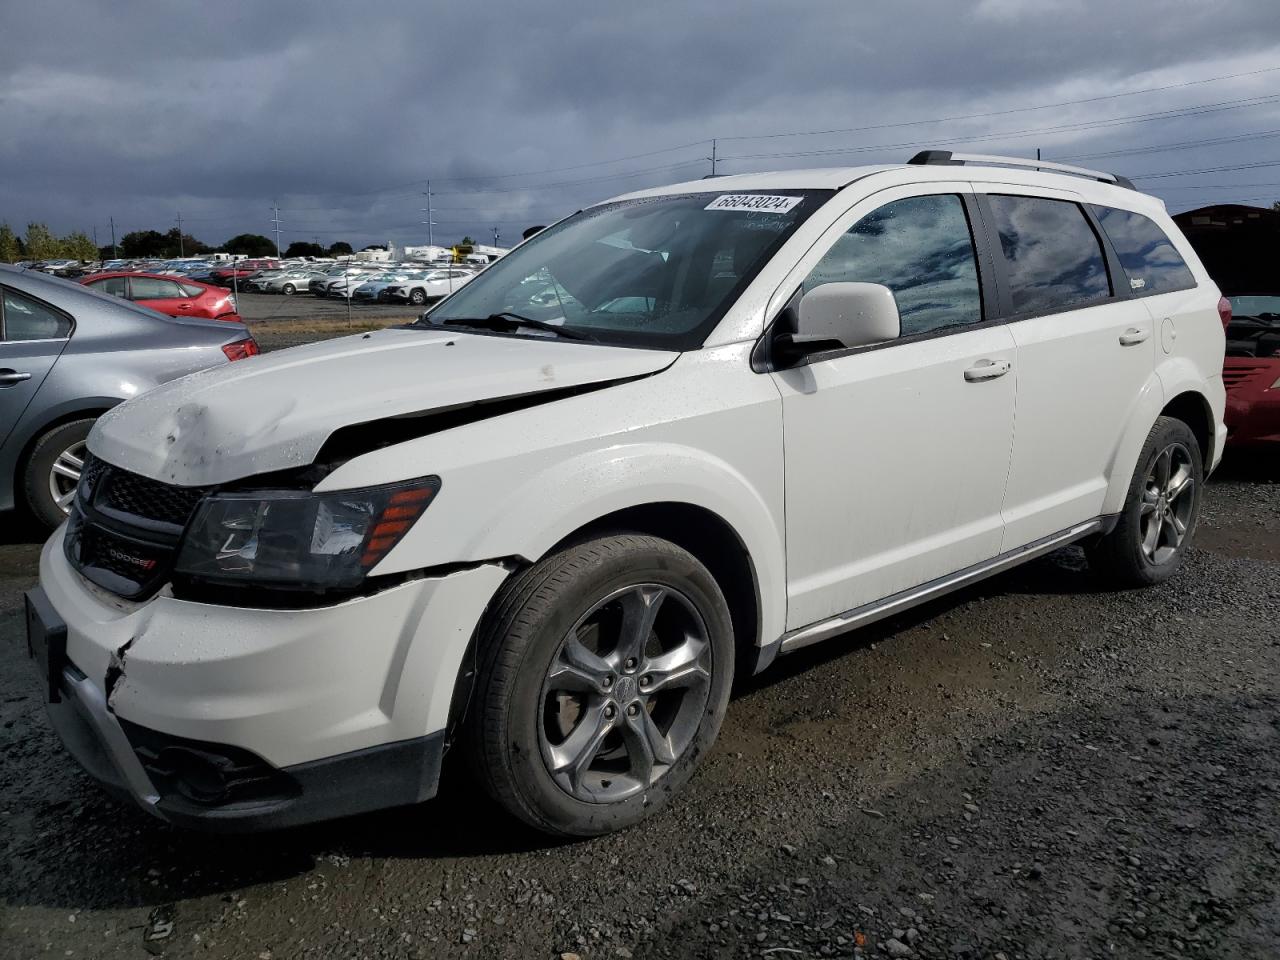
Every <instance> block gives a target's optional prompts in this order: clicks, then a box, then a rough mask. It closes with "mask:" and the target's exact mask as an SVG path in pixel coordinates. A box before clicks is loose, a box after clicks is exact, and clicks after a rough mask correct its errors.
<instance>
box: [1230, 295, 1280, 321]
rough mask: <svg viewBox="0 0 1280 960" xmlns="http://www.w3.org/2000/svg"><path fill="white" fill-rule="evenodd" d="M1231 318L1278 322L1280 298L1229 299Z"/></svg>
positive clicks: (1279, 317)
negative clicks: (1256, 318) (1263, 318)
mask: <svg viewBox="0 0 1280 960" xmlns="http://www.w3.org/2000/svg"><path fill="white" fill-rule="evenodd" d="M1230 300H1231V316H1232V317H1235V318H1239V317H1267V318H1268V319H1272V320H1280V297H1258V296H1250V297H1231V298H1230Z"/></svg>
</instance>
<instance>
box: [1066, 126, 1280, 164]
mask: <svg viewBox="0 0 1280 960" xmlns="http://www.w3.org/2000/svg"><path fill="white" fill-rule="evenodd" d="M1269 137H1280V130H1265V131H1263V132H1261V133H1242V134H1236V135H1234V136H1228V137H1213V138H1211V139H1207V140H1203V139H1202V140H1183V141H1181V142H1179V143H1158V144H1153V145H1151V146H1146V147H1130V148H1127V149H1123V150H1107V151H1104V152H1102V153H1071V154H1067V155H1066V156H1062V155H1059V156H1058V159H1059V160H1097V159H1100V158H1103V157H1125V156H1132V155H1135V154H1142V153H1160V152H1162V151H1164V150H1180V149H1183V148H1186V149H1189V150H1190V149H1195V148H1197V147H1213V146H1219V145H1221V144H1224V143H1241V142H1243V141H1245V140H1265V139H1267V138H1269Z"/></svg>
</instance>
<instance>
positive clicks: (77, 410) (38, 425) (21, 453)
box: [0, 397, 121, 510]
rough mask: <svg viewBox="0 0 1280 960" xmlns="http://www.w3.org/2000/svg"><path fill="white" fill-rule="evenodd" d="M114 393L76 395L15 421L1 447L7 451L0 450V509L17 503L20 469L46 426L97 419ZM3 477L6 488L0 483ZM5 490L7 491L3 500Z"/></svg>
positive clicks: (115, 401)
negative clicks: (36, 416) (37, 414)
mask: <svg viewBox="0 0 1280 960" xmlns="http://www.w3.org/2000/svg"><path fill="white" fill-rule="evenodd" d="M120 402H121V401H120V399H119V398H118V397H80V398H78V399H76V400H72V401H68V402H66V403H61V404H58V405H56V406H53V407H50V408H48V409H47V410H44V411H43V415H42V416H41V417H40V418H39V419H38V420H34V419H33V420H31V421H29V422H27V423H22V424H19V425H18V428H17V430H15V434H14V435H13V436H11V437H10V438H9V441H8V442H7V443H6V444H5V448H6V450H7V451H9V452H3V451H0V471H3V472H0V478H3V480H0V510H6V509H11V508H13V507H15V506H17V504H18V499H19V498H18V490H19V489H20V488H21V485H22V471H23V470H25V469H26V465H27V461H28V460H29V459H30V457H31V452H32V451H33V450H34V449H35V446H36V444H37V443H38V442H39V441H40V438H41V437H43V436H44V435H45V434H46V433H48V432H49V431H50V430H56V429H58V428H59V427H61V426H63V425H65V424H68V423H72V422H74V421H76V420H85V419H88V418H93V419H95V420H96V419H97V418H98V417H100V416H102V415H103V414H104V413H106V412H107V411H108V410H110V409H111V408H112V407H114V406H115V405H116V404H118V403H120ZM4 480H7V489H6V486H5V484H4V482H3V481H4ZM6 494H7V495H8V498H7V502H6Z"/></svg>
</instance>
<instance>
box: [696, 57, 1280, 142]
mask: <svg viewBox="0 0 1280 960" xmlns="http://www.w3.org/2000/svg"><path fill="white" fill-rule="evenodd" d="M1277 70H1280V67H1263V68H1262V69H1260V70H1249V71H1247V72H1245V73H1228V74H1223V75H1222V76H1218V77H1205V78H1204V79H1201V80H1185V81H1182V82H1180V83H1169V84H1165V85H1164V86H1160V87H1146V88H1145V89H1142V90H1128V91H1125V92H1122V93H1108V94H1102V95H1100V96H1096V97H1082V98H1080V99H1078V100H1060V101H1058V102H1057V103H1041V104H1036V105H1034V106H1029V107H1011V108H1009V109H1007V110H988V111H984V112H983V113H964V114H956V115H955V116H950V117H934V118H932V119H927V120H901V121H898V122H896V123H874V124H868V125H866V126H861V127H841V128H836V129H831V130H799V131H792V132H791V133H759V134H747V135H744V136H736V137H721V138H720V139H721V140H773V139H777V138H779V137H817V136H825V135H829V134H836V133H865V132H866V131H868V130H890V129H893V128H895V127H915V126H921V125H923V124H929V123H952V122H955V121H958V120H984V119H988V118H990V117H1001V116H1007V115H1008V114H1011V113H1027V112H1029V111H1032V110H1050V109H1053V108H1056V107H1073V106H1078V105H1080V104H1084V103H1099V102H1101V101H1103V100H1115V99H1118V98H1120V97H1136V96H1140V95H1142V94H1145V93H1158V92H1160V91H1162V90H1174V89H1178V88H1180V87H1194V86H1197V85H1201V84H1206V83H1217V82H1218V81H1220V80H1239V79H1240V78H1242V77H1256V76H1259V75H1261V74H1264V73H1274V72H1275V71H1277Z"/></svg>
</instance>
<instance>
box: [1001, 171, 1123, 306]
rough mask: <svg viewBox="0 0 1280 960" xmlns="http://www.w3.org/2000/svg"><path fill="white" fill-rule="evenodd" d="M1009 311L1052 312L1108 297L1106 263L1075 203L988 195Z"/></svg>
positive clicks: (1091, 228) (1039, 198) (1081, 211)
mask: <svg viewBox="0 0 1280 960" xmlns="http://www.w3.org/2000/svg"><path fill="white" fill-rule="evenodd" d="M987 200H988V202H989V203H990V204H991V210H992V212H993V213H994V214H995V228H996V232H997V233H998V234H999V236H1000V249H1001V250H1002V251H1003V253H1004V260H1005V272H1006V274H1007V275H1008V279H1009V295H1010V298H1011V300H1012V309H1013V312H1014V313H1015V314H1018V313H1054V312H1056V311H1059V310H1069V309H1071V308H1072V307H1077V306H1080V305H1082V304H1086V303H1090V302H1095V301H1098V300H1103V299H1105V298H1107V297H1109V296H1110V295H1111V284H1110V281H1109V280H1108V279H1107V262H1106V259H1105V258H1104V257H1103V254H1102V245H1101V243H1099V242H1098V237H1097V235H1096V234H1095V233H1094V232H1093V227H1092V226H1091V225H1090V224H1089V221H1088V219H1087V218H1086V217H1085V214H1084V211H1083V210H1081V209H1080V207H1079V205H1078V204H1075V203H1071V202H1070V201H1067V200H1050V199H1047V198H1045V197H1015V196H1002V195H991V196H989V197H988V198H987Z"/></svg>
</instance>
